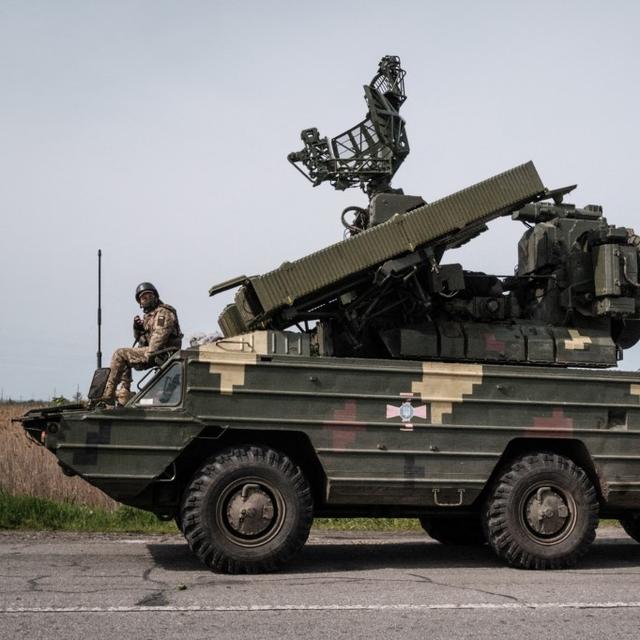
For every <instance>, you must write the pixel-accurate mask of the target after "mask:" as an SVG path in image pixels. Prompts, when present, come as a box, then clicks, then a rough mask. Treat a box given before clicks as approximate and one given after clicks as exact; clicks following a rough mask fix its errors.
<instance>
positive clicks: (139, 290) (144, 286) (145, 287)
mask: <svg viewBox="0 0 640 640" xmlns="http://www.w3.org/2000/svg"><path fill="white" fill-rule="evenodd" d="M145 291H151V293H153V294H154V295H155V297H156V298H159V297H160V294H159V293H158V290H157V289H156V288H155V287H154V286H153V285H152V284H151V283H150V282H141V283H140V284H139V285H138V286H137V287H136V302H137V303H138V304H140V296H141V295H142V294H143V293H144V292H145Z"/></svg>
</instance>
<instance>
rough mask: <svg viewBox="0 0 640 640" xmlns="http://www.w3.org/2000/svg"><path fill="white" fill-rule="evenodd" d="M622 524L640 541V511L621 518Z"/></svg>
mask: <svg viewBox="0 0 640 640" xmlns="http://www.w3.org/2000/svg"><path fill="white" fill-rule="evenodd" d="M620 524H621V525H622V528H623V529H624V530H625V531H626V532H627V533H628V534H629V535H630V536H631V537H632V538H633V539H634V540H635V541H636V542H640V513H634V514H631V515H628V516H625V517H624V518H620Z"/></svg>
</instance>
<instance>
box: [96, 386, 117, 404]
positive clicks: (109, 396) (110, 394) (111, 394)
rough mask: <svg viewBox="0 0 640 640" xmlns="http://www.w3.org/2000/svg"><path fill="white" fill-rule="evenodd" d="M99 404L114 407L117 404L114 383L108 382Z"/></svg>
mask: <svg viewBox="0 0 640 640" xmlns="http://www.w3.org/2000/svg"><path fill="white" fill-rule="evenodd" d="M99 402H101V403H103V404H107V405H113V404H115V402H116V387H115V385H114V384H113V382H111V381H108V382H107V384H106V386H105V388H104V391H103V393H102V398H100V400H99Z"/></svg>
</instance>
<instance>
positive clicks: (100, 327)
mask: <svg viewBox="0 0 640 640" xmlns="http://www.w3.org/2000/svg"><path fill="white" fill-rule="evenodd" d="M101 338H102V249H98V353H97V354H96V358H97V362H98V369H100V368H102V351H101Z"/></svg>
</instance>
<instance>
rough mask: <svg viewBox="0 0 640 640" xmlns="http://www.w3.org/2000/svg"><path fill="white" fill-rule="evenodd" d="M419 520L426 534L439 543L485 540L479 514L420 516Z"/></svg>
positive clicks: (471, 542) (452, 543) (473, 542)
mask: <svg viewBox="0 0 640 640" xmlns="http://www.w3.org/2000/svg"><path fill="white" fill-rule="evenodd" d="M419 520H420V524H421V525H422V528H423V529H424V530H425V531H426V532H427V534H429V536H431V537H432V538H433V539H434V540H437V541H438V542H440V543H441V544H446V545H463V544H484V543H485V542H486V539H485V537H484V531H483V530H482V523H481V521H480V517H479V516H476V517H474V516H463V517H456V516H452V515H442V516H421V517H420V518H419Z"/></svg>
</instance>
